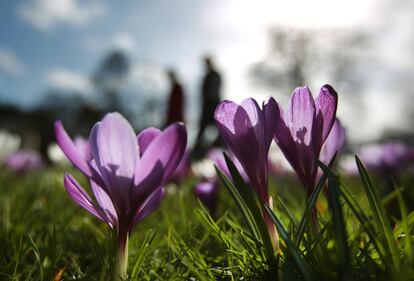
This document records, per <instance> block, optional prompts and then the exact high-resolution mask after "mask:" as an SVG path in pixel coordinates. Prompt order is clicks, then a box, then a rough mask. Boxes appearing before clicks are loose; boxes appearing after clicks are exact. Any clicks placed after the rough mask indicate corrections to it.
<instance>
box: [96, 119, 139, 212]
mask: <svg viewBox="0 0 414 281" xmlns="http://www.w3.org/2000/svg"><path fill="white" fill-rule="evenodd" d="M90 144H91V150H92V155H93V158H94V160H95V162H96V165H97V167H98V170H99V172H100V175H101V176H102V178H103V180H104V182H105V183H106V185H107V186H108V187H109V188H110V189H111V192H110V195H111V196H112V199H114V200H116V202H114V203H115V204H116V205H118V207H119V206H123V207H126V208H127V209H128V208H129V199H128V196H129V192H130V187H131V184H132V181H133V177H134V173H135V167H136V163H137V159H138V157H139V155H138V146H137V143H136V136H135V133H134V130H133V129H132V127H131V125H130V124H129V123H128V121H127V120H126V119H125V118H124V117H123V116H122V115H121V114H119V113H109V114H107V115H105V117H104V119H103V120H102V122H101V123H100V124H99V125H96V126H94V128H93V130H92V132H91V136H90ZM119 200H121V201H119Z"/></svg>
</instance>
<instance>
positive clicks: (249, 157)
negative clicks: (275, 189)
mask: <svg viewBox="0 0 414 281" xmlns="http://www.w3.org/2000/svg"><path fill="white" fill-rule="evenodd" d="M214 118H215V119H216V123H217V126H218V128H219V131H220V134H221V136H222V137H223V139H224V141H225V142H226V144H227V146H228V147H229V149H230V150H231V151H232V152H233V154H234V156H235V157H236V158H237V159H238V160H239V161H240V164H241V166H242V167H243V170H244V172H245V173H246V175H247V176H248V178H249V180H250V184H251V186H252V187H253V188H254V189H255V191H256V192H257V194H258V195H259V198H260V200H261V201H262V203H263V204H265V203H266V204H269V205H272V204H271V202H272V200H271V198H269V194H268V167H267V165H268V153H269V148H270V144H271V142H272V139H273V135H274V134H275V131H276V126H277V123H278V118H279V108H278V105H277V103H276V101H275V100H274V99H273V98H269V99H268V100H266V101H265V102H263V107H262V108H260V106H259V105H258V104H257V102H256V101H255V100H254V99H252V98H249V99H245V100H244V101H243V102H242V104H241V105H239V104H236V103H234V102H232V101H223V102H221V103H220V104H219V105H218V106H217V108H216V111H215V113H214ZM262 213H263V218H264V221H265V223H266V225H267V227H268V231H269V234H270V237H271V238H272V241H273V245H274V247H278V245H277V244H278V238H277V233H276V229H275V227H274V225H273V223H272V221H271V219H270V217H269V215H268V213H267V212H266V211H264V209H263V211H262Z"/></svg>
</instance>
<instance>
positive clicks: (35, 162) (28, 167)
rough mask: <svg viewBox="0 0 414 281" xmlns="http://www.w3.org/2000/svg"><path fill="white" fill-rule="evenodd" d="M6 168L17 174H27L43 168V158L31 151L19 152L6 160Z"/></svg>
mask: <svg viewBox="0 0 414 281" xmlns="http://www.w3.org/2000/svg"><path fill="white" fill-rule="evenodd" d="M4 164H5V166H6V167H7V168H8V169H10V170H12V171H14V172H16V173H26V172H29V171H33V170H38V169H41V168H42V167H43V161H42V156H40V154H39V153H38V152H37V151H35V150H31V149H25V150H19V151H17V152H15V153H13V154H11V155H9V156H8V157H7V158H6V159H5V160H4Z"/></svg>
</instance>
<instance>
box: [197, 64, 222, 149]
mask: <svg viewBox="0 0 414 281" xmlns="http://www.w3.org/2000/svg"><path fill="white" fill-rule="evenodd" d="M204 64H205V67H206V75H205V76H204V80H203V84H202V88H201V99H202V110H201V117H200V123H199V131H198V135H197V139H196V143H195V146H194V152H195V153H196V155H195V156H196V157H197V156H201V155H202V154H204V152H205V151H203V150H204V149H205V146H204V145H203V143H202V142H203V135H204V132H205V130H206V128H207V127H208V126H209V125H212V126H214V127H215V121H214V111H215V110H216V107H217V105H218V103H219V102H220V87H221V76H220V74H219V73H218V72H217V70H216V69H215V67H214V64H213V61H212V59H211V58H210V57H205V58H204ZM217 144H218V138H217V139H216V140H215V141H214V142H213V143H212V145H217Z"/></svg>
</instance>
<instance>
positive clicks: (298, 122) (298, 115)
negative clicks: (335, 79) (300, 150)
mask: <svg viewBox="0 0 414 281" xmlns="http://www.w3.org/2000/svg"><path fill="white" fill-rule="evenodd" d="M314 118H315V101H314V100H313V97H312V94H311V92H310V90H309V88H308V87H300V88H296V89H295V90H294V92H293V94H292V97H291V99H290V104H289V110H288V112H287V120H286V121H287V122H288V124H287V125H288V127H289V128H290V131H291V134H292V137H293V139H294V140H295V142H298V143H302V144H305V145H309V144H310V142H311V139H312V126H313V120H314Z"/></svg>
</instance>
